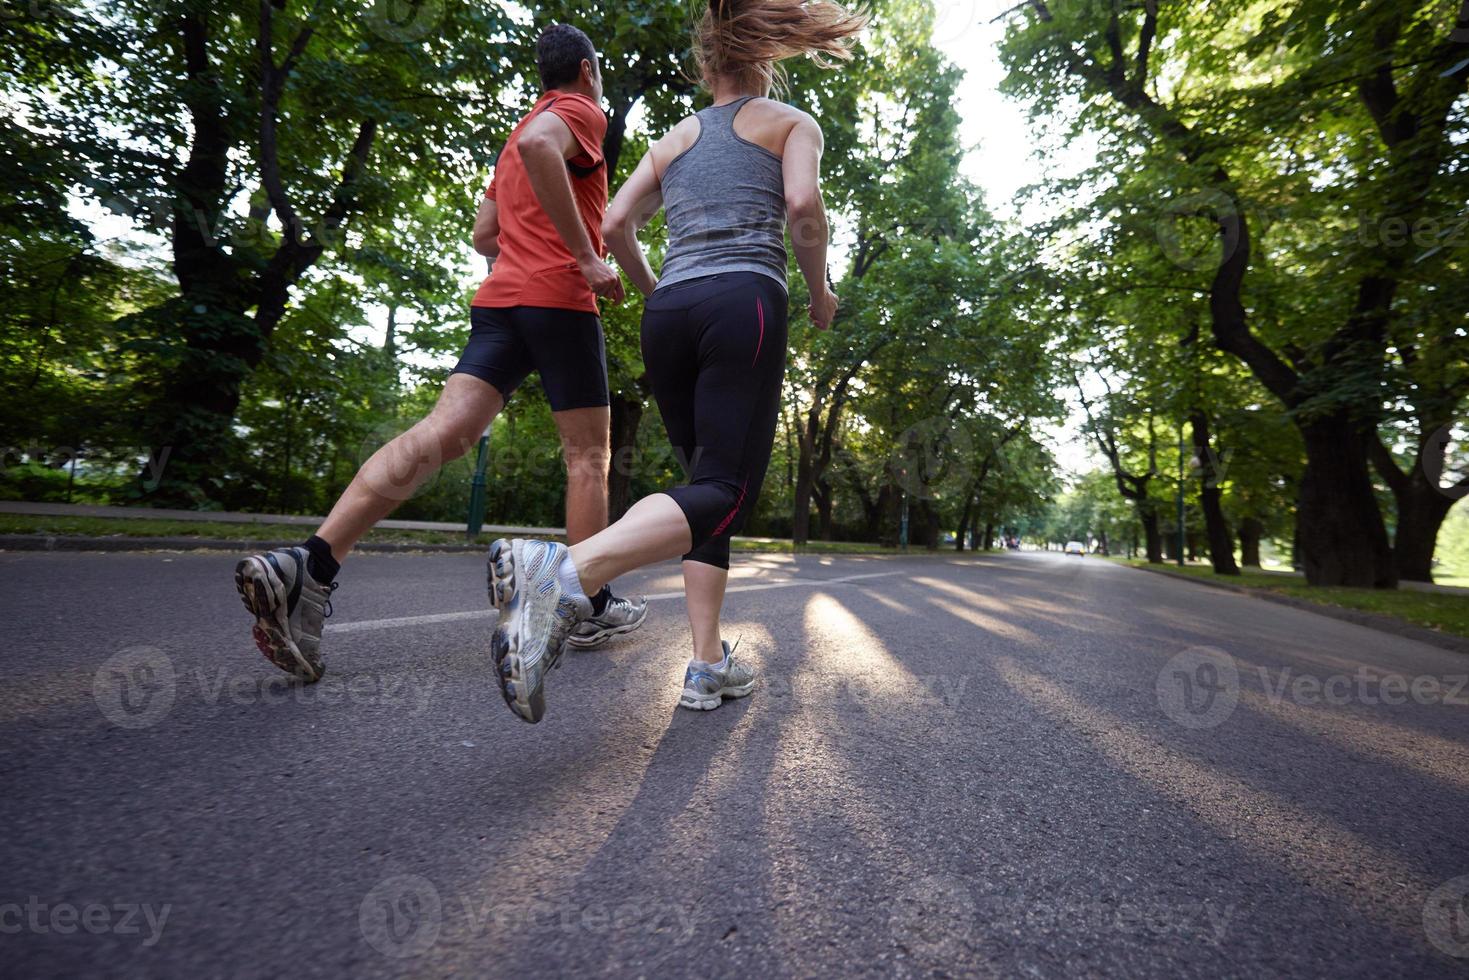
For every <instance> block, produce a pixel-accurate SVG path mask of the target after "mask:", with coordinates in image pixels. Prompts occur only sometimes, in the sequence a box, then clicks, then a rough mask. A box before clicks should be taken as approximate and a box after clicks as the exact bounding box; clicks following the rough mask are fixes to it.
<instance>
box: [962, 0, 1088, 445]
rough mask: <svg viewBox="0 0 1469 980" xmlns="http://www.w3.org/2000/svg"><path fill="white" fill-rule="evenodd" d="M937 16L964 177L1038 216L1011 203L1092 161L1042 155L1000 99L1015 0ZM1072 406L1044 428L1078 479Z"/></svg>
mask: <svg viewBox="0 0 1469 980" xmlns="http://www.w3.org/2000/svg"><path fill="white" fill-rule="evenodd" d="M933 2H934V8H935V13H936V18H935V22H934V32H933V42H934V45H935V46H936V47H937V48H938V49H939V50H941V51H942V52H944V54H945V55H946V56H948V58H949V60H950V61H952V62H953V63H954V64H955V65H957V66H959V67H960V68H962V69H963V70H964V81H963V82H962V83H961V84H960V86H959V104H958V109H959V114H960V115H961V116H962V117H963V120H964V121H963V123H962V125H961V128H960V131H961V133H962V134H963V139H964V142H965V144H966V145H967V146H968V147H969V152H968V153H967V155H966V156H965V158H964V168H963V169H964V174H965V176H967V177H968V178H969V179H970V180H972V181H974V183H975V184H977V185H978V186H979V187H980V188H982V189H983V191H984V195H985V200H986V202H987V203H988V205H989V208H990V210H991V211H992V212H993V213H994V214H995V215H996V216H998V217H1000V218H1002V219H1016V218H1020V217H1024V218H1027V219H1029V220H1031V221H1034V220H1036V219H1037V218H1038V217H1039V216H1040V215H1039V214H1037V213H1036V208H1037V207H1038V205H1035V204H1031V205H1028V206H1027V208H1026V209H1025V211H1024V212H1017V209H1016V207H1015V203H1014V198H1015V194H1016V192H1017V191H1018V190H1020V188H1021V187H1023V186H1025V185H1026V184H1030V183H1034V182H1035V181H1036V179H1037V177H1038V175H1039V174H1040V173H1041V171H1042V170H1043V169H1055V170H1058V171H1061V172H1073V171H1076V170H1080V169H1082V168H1084V167H1085V166H1086V165H1087V164H1088V163H1090V162H1091V161H1090V152H1091V151H1090V147H1085V146H1066V147H1063V148H1062V149H1060V150H1059V151H1052V152H1048V153H1043V152H1042V149H1041V148H1042V147H1043V146H1045V144H1046V143H1047V142H1049V141H1047V140H1042V139H1041V138H1040V137H1041V136H1042V135H1043V134H1042V133H1041V132H1039V131H1038V129H1039V127H1040V125H1041V124H1040V123H1037V124H1036V126H1034V127H1033V126H1032V125H1031V124H1030V122H1029V120H1028V119H1027V118H1026V109H1025V106H1024V105H1022V104H1021V103H1018V102H1014V101H1011V100H1009V99H1007V98H1005V97H1004V96H1002V95H1000V92H999V85H1000V81H1001V79H1003V78H1004V76H1005V71H1004V68H1003V67H1002V66H1001V65H1000V60H999V55H998V51H999V45H1000V40H1001V38H1002V37H1003V36H1004V25H1003V24H1002V23H995V22H994V20H995V18H996V17H998V16H999V15H1000V14H1002V13H1004V12H1005V11H1007V10H1009V9H1011V8H1012V7H1014V5H1015V4H1014V0H933ZM1061 394H1062V396H1063V397H1064V398H1065V399H1066V402H1067V404H1068V405H1070V406H1071V417H1070V418H1068V419H1067V420H1066V422H1065V424H1063V425H1060V426H1044V427H1042V432H1043V433H1044V434H1045V435H1046V436H1048V437H1049V439H1050V441H1051V444H1052V447H1053V448H1054V450H1055V452H1056V458H1057V461H1058V462H1059V463H1060V465H1061V468H1062V469H1063V470H1065V471H1067V472H1069V473H1072V474H1077V473H1081V472H1084V471H1086V470H1090V469H1094V468H1096V466H1097V465H1098V458H1097V457H1096V455H1095V453H1094V452H1093V451H1092V450H1090V449H1089V448H1088V446H1087V445H1086V442H1085V440H1084V439H1083V437H1082V435H1081V422H1082V420H1083V418H1084V416H1083V415H1082V413H1081V407H1080V405H1079V404H1077V400H1076V397H1075V395H1074V394H1071V393H1070V392H1069V390H1065V391H1062V392H1061Z"/></svg>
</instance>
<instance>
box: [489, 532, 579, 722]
mask: <svg viewBox="0 0 1469 980" xmlns="http://www.w3.org/2000/svg"><path fill="white" fill-rule="evenodd" d="M566 559H567V550H566V546H565V545H563V544H557V543H555V542H554V541H534V540H527V539H525V538H516V539H515V540H513V541H507V540H506V539H504V538H501V539H500V540H498V541H496V542H495V543H494V544H492V545H490V555H489V591H490V605H492V606H494V607H495V608H496V609H499V610H500V621H499V622H498V623H496V624H495V632H494V635H493V636H491V637H490V655H491V656H492V657H494V660H495V679H496V680H497V681H498V682H499V684H500V693H501V694H502V695H503V696H504V698H505V703H506V704H507V705H509V706H510V710H511V711H513V712H515V714H516V716H517V717H519V718H521V719H523V720H525V721H528V722H531V723H535V722H538V721H540V720H541V718H542V717H543V716H544V715H545V713H546V697H545V692H544V690H543V686H544V684H545V680H546V672H547V671H548V670H550V669H551V668H552V667H554V666H556V662H557V661H558V660H559V659H560V657H561V648H562V644H564V643H565V642H566V638H567V637H568V636H569V635H570V634H571V631H572V630H573V629H575V628H576V625H577V623H579V622H581V621H582V620H584V619H586V618H587V617H588V616H590V615H591V614H592V600H590V599H588V598H587V597H586V596H585V595H582V594H580V593H571V592H568V591H567V590H566V589H564V588H562V585H561V578H560V575H559V572H560V568H561V563H562V562H563V561H565V560H566Z"/></svg>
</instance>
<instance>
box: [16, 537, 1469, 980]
mask: <svg viewBox="0 0 1469 980" xmlns="http://www.w3.org/2000/svg"><path fill="white" fill-rule="evenodd" d="M232 561H233V559H232V557H231V556H226V555H200V554H188V555H183V554H179V555H163V554H109V555H88V554H0V576H3V578H0V581H3V583H4V587H3V590H0V608H3V617H4V619H3V621H4V625H5V644H4V651H5V661H4V662H5V666H6V671H5V677H4V682H3V686H0V732H3V741H0V787H3V791H0V868H3V877H0V962H3V963H4V968H3V972H4V973H5V974H6V975H7V976H83V975H124V974H132V975H136V974H147V975H150V976H163V977H181V978H184V977H187V978H195V977H205V976H260V977H266V976H270V977H277V976H291V977H309V976H330V977H354V978H355V977H377V976H448V975H451V974H461V973H462V974H471V975H481V976H534V975H572V974H593V973H595V974H611V975H618V976H623V975H658V976H683V975H687V976H736V975H739V976H747V975H759V976H762V977H765V978H773V977H805V976H825V975H838V976H840V975H847V974H861V973H884V974H889V973H898V974H908V975H932V974H935V973H938V974H953V975H975V976H997V977H1010V976H1017V975H1019V976H1042V977H1045V976H1061V975H1075V974H1082V975H1088V976H1125V977H1138V976H1160V977H1165V976H1166V977H1175V976H1200V977H1218V976H1257V975H1285V976H1323V975H1330V976H1334V977H1341V976H1383V975H1393V976H1453V975H1459V976H1462V975H1464V974H1465V972H1466V970H1469V900H1466V893H1469V687H1466V686H1465V684H1464V680H1465V675H1466V674H1469V659H1466V658H1465V657H1464V656H1463V655H1461V654H1455V653H1452V652H1449V651H1445V650H1441V649H1437V648H1434V647H1429V646H1425V645H1422V644H1419V643H1416V642H1414V641H1411V640H1406V639H1401V638H1398V637H1393V636H1389V635H1386V634H1382V633H1378V632H1374V631H1372V630H1370V629H1366V628H1364V627H1359V626H1355V625H1352V624H1349V623H1344V622H1340V621H1337V620H1333V619H1327V618H1323V617H1320V616H1316V615H1314V614H1311V613H1308V612H1303V611H1301V610H1297V609H1293V608H1289V607H1285V606H1280V605H1275V604H1271V603H1266V602H1262V601H1260V600H1257V599H1253V598H1250V597H1247V596H1241V595H1236V594H1232V593H1228V592H1222V591H1218V590H1211V589H1208V588H1205V587H1202V586H1198V585H1195V584H1192V583H1188V582H1182V581H1175V580H1172V579H1169V578H1165V577H1163V576H1158V575H1149V574H1146V573H1144V572H1138V571H1134V570H1131V569H1126V568H1121V567H1117V566H1114V565H1111V564H1108V563H1105V562H1103V561H1101V560H1098V559H1093V558H1086V559H1081V558H1063V557H1062V556H1059V555H1041V554H1010V555H999V556H993V557H984V558H977V559H976V558H962V559H955V558H953V557H951V556H935V557H928V556H924V557H915V558H911V559H876V558H815V557H803V558H800V559H794V560H793V559H791V558H788V557H774V556H772V557H745V558H743V559H741V560H740V562H739V565H738V568H737V577H738V578H737V585H738V586H739V587H740V588H741V589H744V590H743V591H733V592H732V593H731V595H730V597H729V602H728V606H727V624H728V631H727V637H728V638H730V639H733V638H735V637H741V639H742V642H741V645H740V648H739V649H740V653H741V654H742V655H744V656H746V657H748V658H749V659H750V660H751V661H752V662H754V663H756V664H758V665H759V667H760V668H761V670H762V672H763V681H762V683H761V685H760V686H759V687H757V688H756V691H755V693H754V694H753V695H752V696H751V697H750V698H748V699H746V700H744V701H742V702H733V703H729V704H726V705H725V706H724V707H723V708H721V709H719V710H718V711H714V712H710V713H707V714H696V713H692V712H682V711H679V710H678V709H677V708H676V706H675V705H676V701H677V694H678V686H679V682H680V679H681V676H682V671H683V666H684V663H685V660H686V657H687V652H686V643H687V633H686V624H685V622H684V620H683V608H682V602H681V600H680V598H679V595H678V591H679V588H680V586H679V581H678V579H677V577H676V576H677V568H676V566H674V565H672V564H670V565H664V566H659V567H657V568H654V569H650V570H647V571H645V572H644V573H642V574H639V575H635V576H631V577H629V578H628V579H625V580H624V581H623V582H622V583H621V586H622V588H623V590H624V591H643V592H646V593H649V594H650V595H653V596H654V604H653V610H652V612H651V614H650V616H649V621H648V624H647V626H646V627H645V628H644V630H643V631H642V632H641V633H640V634H638V635H636V636H635V637H629V638H626V639H624V640H623V641H621V642H619V643H617V644H615V645H613V646H611V647H609V648H607V649H606V650H604V651H601V652H596V653H580V654H572V655H569V656H568V659H567V661H566V662H565V664H564V666H563V667H562V668H561V669H560V670H558V671H557V672H556V673H554V674H553V675H552V676H551V678H550V680H549V682H548V688H547V693H548V715H547V719H546V721H545V722H543V723H542V724H540V725H539V726H529V725H525V724H522V723H520V722H519V721H517V720H516V719H514V718H513V717H512V716H511V715H510V713H509V712H508V711H507V710H506V708H505V707H504V705H503V703H502V702H501V701H500V699H499V695H498V693H497V692H496V689H495V684H494V681H493V679H492V677H491V675H490V670H489V667H488V654H487V650H488V637H489V630H490V627H491V624H492V622H493V620H492V619H491V615H490V614H489V613H488V612H487V611H486V610H484V608H483V604H484V595H483V589H484V575H483V569H482V564H481V563H480V561H479V560H478V559H476V558H474V557H472V556H459V555H454V556H429V557H421V556H362V557H358V558H355V559H353V560H352V561H350V562H349V563H348V566H347V568H346V570H345V572H344V577H343V586H342V588H341V590H340V591H339V592H338V593H337V602H336V616H335V617H334V618H333V620H332V621H331V623H332V626H331V628H330V629H329V630H328V632H327V636H326V640H325V646H324V650H325V652H326V657H327V665H328V672H327V675H326V678H325V679H324V680H323V681H322V682H321V683H320V684H317V685H315V686H313V687H306V688H303V687H300V686H297V685H296V684H294V683H293V682H290V681H288V679H287V678H286V677H285V675H283V674H279V673H278V672H276V671H275V670H274V669H273V668H272V667H270V665H269V664H268V663H267V662H266V661H265V660H264V658H262V657H261V656H260V655H259V654H258V653H257V652H256V651H255V649H254V647H253V645H252V644H251V642H250V639H249V636H248V628H247V627H248V618H247V616H246V614H245V612H244V611H243V609H242V608H241V607H240V604H239V601H238V599H237V598H236V596H235V595H234V591H233V587H232V583H231V574H230V573H231V567H232ZM746 586H750V587H751V588H748V589H746V588H745V587H746Z"/></svg>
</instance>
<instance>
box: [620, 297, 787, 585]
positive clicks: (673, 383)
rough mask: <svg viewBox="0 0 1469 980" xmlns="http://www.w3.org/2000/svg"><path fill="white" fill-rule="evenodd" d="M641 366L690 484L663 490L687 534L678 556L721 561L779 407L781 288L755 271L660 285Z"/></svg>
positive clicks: (753, 493) (646, 321) (725, 560)
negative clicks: (688, 541) (688, 542)
mask: <svg viewBox="0 0 1469 980" xmlns="http://www.w3.org/2000/svg"><path fill="white" fill-rule="evenodd" d="M643 363H645V364H646V365H647V366H648V377H649V379H650V380H651V381H652V383H653V396H654V397H655V398H657V399H658V410H659V412H661V413H662V414H663V425H664V427H665V428H667V429H668V439H669V441H670V442H671V443H673V448H674V450H675V451H676V452H677V453H678V454H679V455H680V462H681V463H682V464H683V466H684V470H685V472H686V473H687V474H688V477H689V482H688V483H687V484H685V485H684V486H680V487H674V488H673V489H672V490H669V491H667V493H668V495H669V496H670V497H672V498H673V499H674V501H676V502H677V503H678V506H679V507H680V508H681V509H682V510H683V512H684V516H685V517H687V518H688V521H689V528H690V529H691V530H692V531H693V536H694V545H693V548H692V550H690V551H689V553H688V554H686V555H684V560H685V561H701V562H704V563H705V564H709V565H716V566H718V567H720V568H728V567H729V539H730V537H731V536H732V535H733V534H735V532H737V531H738V530H739V529H740V528H741V527H742V526H743V525H744V522H745V518H746V517H747V516H748V515H749V513H750V511H752V510H753V509H754V508H755V501H756V498H758V497H759V495H760V484H761V483H762V482H763V481H764V479H765V468H766V466H767V465H769V463H770V448H771V445H772V443H773V442H774V440H775V421H776V416H777V414H778V412H779V410H780V387H781V382H782V380H783V379H784V378H785V368H786V292H785V288H784V286H783V285H782V284H781V283H780V282H778V281H776V280H775V279H772V278H770V277H769V276H766V275H761V274H760V273H758V272H722V273H718V274H716V275H711V276H704V277H702V278H699V279H686V280H684V281H682V282H677V283H674V284H672V285H670V286H664V287H660V288H659V289H657V290H656V291H654V293H653V295H652V296H650V297H649V298H648V302H647V304H646V306H645V307H644V309H643Z"/></svg>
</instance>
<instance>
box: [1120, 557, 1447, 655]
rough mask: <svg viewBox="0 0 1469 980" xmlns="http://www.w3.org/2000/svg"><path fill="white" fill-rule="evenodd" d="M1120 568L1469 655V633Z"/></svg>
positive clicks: (1160, 572)
mask: <svg viewBox="0 0 1469 980" xmlns="http://www.w3.org/2000/svg"><path fill="white" fill-rule="evenodd" d="M1112 564H1115V565H1116V566H1117V567H1118V568H1131V569H1135V570H1136V571H1139V572H1149V573H1151V574H1153V575H1162V576H1163V577H1165V578H1169V579H1172V580H1173V581H1175V582H1191V583H1193V584H1194V585H1202V586H1204V587H1205V588H1210V589H1223V590H1224V591H1225V592H1233V593H1235V594H1237V595H1247V596H1253V597H1254V598H1256V599H1264V600H1265V601H1266V602H1274V603H1277V604H1279V605H1282V606H1290V607H1292V608H1294V609H1302V610H1305V611H1306V612H1313V613H1319V614H1320V615H1322V616H1326V617H1328V618H1329V619H1340V620H1342V621H1343V622H1347V623H1353V624H1355V625H1357V626H1365V627H1367V628H1368V629H1375V630H1377V631H1378V632H1381V633H1390V634H1392V635H1393V636H1400V637H1403V638H1404V639H1407V640H1417V641H1418V642H1420V643H1427V644H1428V645H1429V646H1436V647H1438V648H1439V649H1441V650H1452V651H1453V652H1455V653H1466V654H1469V636H1459V635H1458V634H1456V633H1441V632H1439V631H1438V630H1432V629H1429V628H1428V627H1426V626H1415V625H1413V624H1412V623H1405V622H1403V621H1402V620H1400V619H1396V618H1394V617H1392V616H1384V615H1382V614H1380V613H1370V612H1364V611H1362V610H1360V609H1347V608H1345V607H1343V606H1330V605H1327V604H1325V603H1320V602H1311V601H1309V600H1307V599H1297V598H1296V597H1295V596H1288V595H1279V594H1277V593H1274V592H1270V591H1268V590H1265V589H1252V588H1249V587H1248V586H1243V585H1231V584H1230V583H1228V582H1216V581H1213V580H1212V579H1206V578H1195V577H1193V576H1191V575H1189V576H1185V575H1175V574H1174V573H1173V572H1167V571H1164V570H1163V569H1161V568H1149V567H1147V566H1146V565H1124V564H1122V563H1120V562H1113V563H1112Z"/></svg>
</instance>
